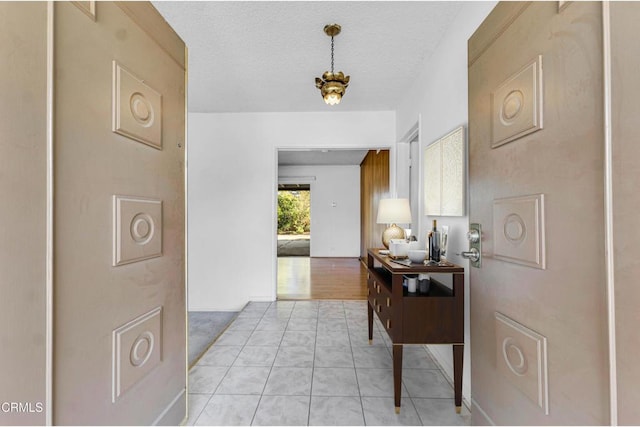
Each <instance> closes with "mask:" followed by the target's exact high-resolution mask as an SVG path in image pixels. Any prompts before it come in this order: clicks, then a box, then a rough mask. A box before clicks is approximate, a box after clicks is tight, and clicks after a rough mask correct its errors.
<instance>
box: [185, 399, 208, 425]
mask: <svg viewBox="0 0 640 427" xmlns="http://www.w3.org/2000/svg"><path fill="white" fill-rule="evenodd" d="M188 399H189V417H188V418H187V421H185V423H184V425H186V426H192V425H194V424H195V422H196V420H197V419H198V417H199V416H200V413H201V412H202V410H203V409H204V407H205V406H206V404H207V402H208V401H209V399H211V395H210V394H192V393H189V396H188Z"/></svg>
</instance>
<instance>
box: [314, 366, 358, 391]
mask: <svg viewBox="0 0 640 427" xmlns="http://www.w3.org/2000/svg"><path fill="white" fill-rule="evenodd" d="M311 394H312V395H314V396H359V395H360V392H359V390H358V382H357V380H356V371H355V369H353V368H315V369H314V370H313V383H312V388H311Z"/></svg>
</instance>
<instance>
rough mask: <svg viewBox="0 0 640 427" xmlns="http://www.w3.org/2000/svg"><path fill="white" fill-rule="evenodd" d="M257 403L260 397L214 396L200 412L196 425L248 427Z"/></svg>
mask: <svg viewBox="0 0 640 427" xmlns="http://www.w3.org/2000/svg"><path fill="white" fill-rule="evenodd" d="M259 401H260V396H236V395H234V396H230V395H214V396H212V397H211V400H209V403H207V405H206V406H205V407H204V409H203V410H202V413H201V414H200V417H198V420H197V421H196V425H202V426H248V425H250V424H251V420H252V419H253V416H254V414H255V412H256V408H257V407H258V402H259Z"/></svg>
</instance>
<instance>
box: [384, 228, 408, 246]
mask: <svg viewBox="0 0 640 427" xmlns="http://www.w3.org/2000/svg"><path fill="white" fill-rule="evenodd" d="M405 238H406V235H405V234H404V229H402V228H400V227H398V226H397V225H395V224H391V225H390V226H389V227H388V228H387V229H386V230H384V231H383V232H382V244H383V245H384V247H385V248H387V249H389V243H391V239H405Z"/></svg>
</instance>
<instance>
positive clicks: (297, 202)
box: [278, 191, 311, 234]
mask: <svg viewBox="0 0 640 427" xmlns="http://www.w3.org/2000/svg"><path fill="white" fill-rule="evenodd" d="M310 202H311V197H310V191H278V234H305V233H309V231H310V227H311V216H310V207H311V203H310Z"/></svg>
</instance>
